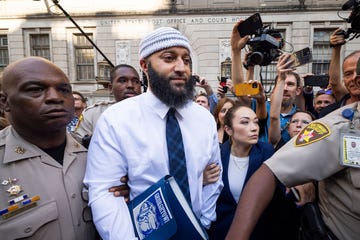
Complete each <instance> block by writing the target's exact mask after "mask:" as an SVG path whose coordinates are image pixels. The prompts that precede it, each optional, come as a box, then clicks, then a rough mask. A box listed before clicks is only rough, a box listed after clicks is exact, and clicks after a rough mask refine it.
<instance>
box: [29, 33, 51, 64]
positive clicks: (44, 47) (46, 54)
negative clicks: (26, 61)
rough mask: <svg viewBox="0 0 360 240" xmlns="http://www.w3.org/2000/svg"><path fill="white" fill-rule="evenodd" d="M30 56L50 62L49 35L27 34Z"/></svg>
mask: <svg viewBox="0 0 360 240" xmlns="http://www.w3.org/2000/svg"><path fill="white" fill-rule="evenodd" d="M29 39H30V56H38V57H43V58H46V59H49V60H51V57H50V36H49V34H47V33H45V34H29Z"/></svg>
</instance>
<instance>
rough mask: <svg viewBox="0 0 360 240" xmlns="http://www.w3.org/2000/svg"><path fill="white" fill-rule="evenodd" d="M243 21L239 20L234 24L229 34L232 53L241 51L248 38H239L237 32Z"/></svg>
mask: <svg viewBox="0 0 360 240" xmlns="http://www.w3.org/2000/svg"><path fill="white" fill-rule="evenodd" d="M243 21H244V20H240V21H239V22H238V23H236V24H235V25H234V27H233V30H232V33H231V40H230V41H231V48H232V51H238V52H240V51H241V49H243V48H244V47H245V45H246V43H247V42H248V40H249V38H250V36H249V35H247V36H245V37H243V38H242V37H240V34H239V31H238V25H240V24H241V23H242V22H243Z"/></svg>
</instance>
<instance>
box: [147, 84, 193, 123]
mask: <svg viewBox="0 0 360 240" xmlns="http://www.w3.org/2000/svg"><path fill="white" fill-rule="evenodd" d="M190 103H191V101H188V103H186V104H185V105H184V106H182V107H180V108H176V112H177V114H178V115H180V117H181V118H182V117H184V114H185V111H186V110H185V109H186V108H188V107H189V106H190ZM145 104H147V105H148V106H149V107H150V108H151V109H152V110H153V111H154V112H155V113H156V114H157V115H159V117H160V118H161V119H165V118H166V114H167V113H168V111H169V109H170V107H169V106H167V105H166V104H164V103H163V102H162V101H160V99H158V98H157V97H156V96H155V95H154V93H153V92H151V90H150V89H148V91H146V93H145Z"/></svg>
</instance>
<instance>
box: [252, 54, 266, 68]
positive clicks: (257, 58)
mask: <svg viewBox="0 0 360 240" xmlns="http://www.w3.org/2000/svg"><path fill="white" fill-rule="evenodd" d="M249 58H250V62H252V63H253V64H254V65H260V64H261V62H262V61H263V59H264V55H263V54H262V53H261V52H253V53H252V54H251V55H250V56H249Z"/></svg>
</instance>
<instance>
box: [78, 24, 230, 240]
mask: <svg viewBox="0 0 360 240" xmlns="http://www.w3.org/2000/svg"><path fill="white" fill-rule="evenodd" d="M190 54H191V47H190V45H189V41H188V39H187V38H186V37H185V36H184V35H182V34H181V33H180V32H179V31H177V30H176V29H173V28H169V27H162V28H159V29H156V30H155V31H153V32H151V33H150V34H148V35H147V36H145V38H144V39H143V40H142V41H141V42H140V65H141V68H142V69H143V71H144V72H145V73H146V75H147V77H148V81H149V84H148V85H149V89H148V91H147V92H146V93H143V94H141V95H139V96H136V97H132V98H129V99H126V100H124V101H121V102H119V103H117V104H115V105H113V106H111V107H110V108H108V109H107V110H106V111H105V112H104V113H103V115H102V116H101V117H100V119H99V121H98V123H97V126H96V129H95V132H94V135H93V138H92V141H91V144H90V147H89V153H88V163H87V169H86V174H85V179H84V182H85V184H87V185H88V186H89V198H90V199H89V204H90V206H91V208H92V211H93V220H94V223H95V225H96V227H97V229H98V231H99V233H100V235H101V237H102V238H103V239H135V234H134V231H133V225H132V223H131V218H130V214H129V211H128V208H127V205H126V203H125V200H124V198H123V197H118V198H115V197H114V196H113V194H112V193H110V192H109V191H108V189H109V188H110V187H111V186H115V185H118V181H119V179H120V177H122V176H125V175H127V176H128V178H129V181H128V185H129V187H130V189H131V191H130V200H131V199H133V198H134V197H136V196H137V195H139V194H140V193H142V192H143V191H144V190H146V189H147V188H148V187H150V186H151V185H152V184H154V183H156V182H157V181H158V180H159V179H160V178H162V177H164V176H165V175H167V174H169V173H170V169H169V156H168V150H167V141H166V120H167V113H168V111H169V109H170V108H174V109H175V110H176V112H175V117H176V119H177V121H178V123H179V126H180V129H181V134H182V140H183V145H184V150H185V159H186V169H187V171H186V172H187V178H188V183H189V191H190V199H191V207H192V209H193V211H194V213H195V215H196V216H197V217H198V219H199V220H200V222H201V224H202V225H203V226H204V227H205V228H209V227H210V224H211V222H212V221H214V220H215V218H216V214H215V203H216V200H217V198H218V196H219V194H220V191H221V189H222V186H223V183H222V180H221V177H220V179H219V180H218V181H217V182H215V183H213V184H209V185H206V186H203V171H204V169H205V168H206V166H207V165H209V164H212V163H216V164H219V165H220V166H221V160H220V151H219V144H218V139H217V130H216V124H215V121H214V118H213V116H212V115H211V113H210V112H209V111H208V110H206V109H205V108H203V107H201V106H199V105H198V104H196V103H195V102H193V101H192V100H193V97H194V83H193V82H192V81H191V80H190V76H191V71H190V61H191V60H190ZM220 176H221V174H220ZM184 230H185V229H184Z"/></svg>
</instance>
